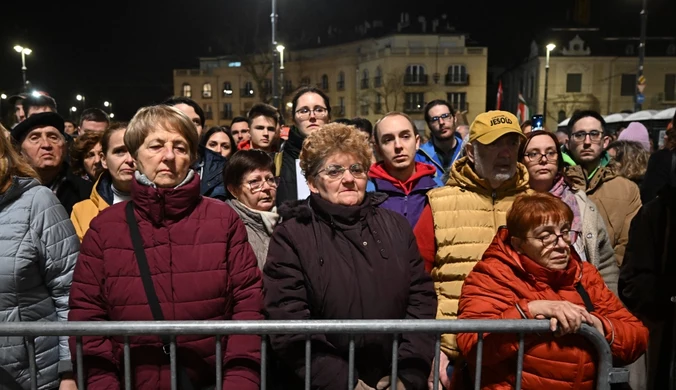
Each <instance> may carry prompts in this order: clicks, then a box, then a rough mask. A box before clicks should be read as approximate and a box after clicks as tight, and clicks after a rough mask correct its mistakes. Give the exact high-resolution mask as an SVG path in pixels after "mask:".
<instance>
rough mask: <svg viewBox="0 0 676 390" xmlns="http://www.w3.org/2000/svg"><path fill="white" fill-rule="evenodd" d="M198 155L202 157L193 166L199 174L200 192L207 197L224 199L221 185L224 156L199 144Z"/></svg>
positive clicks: (223, 190)
mask: <svg viewBox="0 0 676 390" xmlns="http://www.w3.org/2000/svg"><path fill="white" fill-rule="evenodd" d="M200 156H202V157H201V158H200V160H199V162H198V164H196V166H195V167H194V169H195V171H196V172H197V173H198V174H199V175H200V194H202V195H204V196H206V197H209V198H216V199H220V200H225V198H226V195H225V194H226V192H225V186H224V185H223V168H225V161H226V160H225V158H224V157H223V156H221V155H220V154H218V153H216V152H214V151H212V150H209V149H207V148H205V147H204V146H200Z"/></svg>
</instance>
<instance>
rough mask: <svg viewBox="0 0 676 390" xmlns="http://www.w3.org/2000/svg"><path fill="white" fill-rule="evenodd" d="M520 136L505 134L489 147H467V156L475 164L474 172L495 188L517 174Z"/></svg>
mask: <svg viewBox="0 0 676 390" xmlns="http://www.w3.org/2000/svg"><path fill="white" fill-rule="evenodd" d="M519 141H520V139H519V136H518V135H517V134H505V135H503V136H502V137H500V138H498V139H497V140H495V142H493V143H492V144H489V145H484V144H482V143H479V142H474V143H472V144H470V145H468V147H467V156H468V157H469V159H470V161H472V162H473V163H474V171H475V172H476V174H477V175H479V177H481V178H483V179H486V180H488V181H489V182H490V183H491V184H492V185H493V186H494V188H497V186H499V184H501V183H503V182H505V181H507V180H509V179H511V178H512V177H514V175H515V174H516V163H517V160H518V157H519V156H518V155H519Z"/></svg>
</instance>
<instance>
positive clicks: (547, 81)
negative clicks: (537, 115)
mask: <svg viewBox="0 0 676 390" xmlns="http://www.w3.org/2000/svg"><path fill="white" fill-rule="evenodd" d="M555 48H556V45H555V44H553V43H550V44H548V45H547V55H546V57H545V96H544V104H543V107H542V115H543V116H544V123H543V125H545V124H546V123H547V94H548V93H549V53H551V51H552V50H554V49H555Z"/></svg>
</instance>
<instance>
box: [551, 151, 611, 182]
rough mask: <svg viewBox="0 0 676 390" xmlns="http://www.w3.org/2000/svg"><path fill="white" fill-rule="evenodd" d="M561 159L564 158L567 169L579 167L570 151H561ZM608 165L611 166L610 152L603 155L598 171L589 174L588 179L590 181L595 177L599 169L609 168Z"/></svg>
mask: <svg viewBox="0 0 676 390" xmlns="http://www.w3.org/2000/svg"><path fill="white" fill-rule="evenodd" d="M561 157H562V158H563V164H564V166H567V167H576V166H578V165H577V163H576V162H575V160H573V157H572V156H571V155H570V151H568V150H566V151H561ZM608 164H610V156H609V155H608V152H605V151H604V152H603V154H602V155H601V162H600V164H599V166H598V167H597V168H596V169H594V170H593V171H591V172H590V173H589V175H587V177H588V178H589V179H591V178H592V177H594V175H595V174H596V172H597V171H598V170H599V168H601V167H607V166H608Z"/></svg>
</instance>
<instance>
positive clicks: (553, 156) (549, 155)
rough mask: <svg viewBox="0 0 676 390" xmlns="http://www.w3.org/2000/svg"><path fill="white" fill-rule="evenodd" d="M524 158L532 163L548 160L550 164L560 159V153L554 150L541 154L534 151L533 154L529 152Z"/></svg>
mask: <svg viewBox="0 0 676 390" xmlns="http://www.w3.org/2000/svg"><path fill="white" fill-rule="evenodd" d="M524 156H525V157H526V159H527V160H528V161H530V162H533V161H541V160H542V157H544V158H546V159H547V161H549V162H556V161H557V159H558V157H559V153H557V152H555V151H553V150H550V151H548V152H546V153H540V152H535V151H532V152H528V153H526V154H524Z"/></svg>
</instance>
